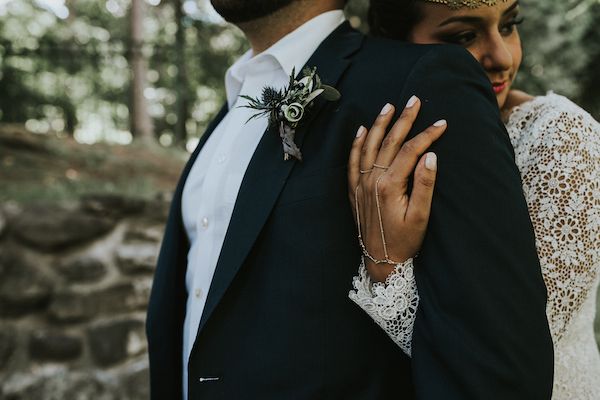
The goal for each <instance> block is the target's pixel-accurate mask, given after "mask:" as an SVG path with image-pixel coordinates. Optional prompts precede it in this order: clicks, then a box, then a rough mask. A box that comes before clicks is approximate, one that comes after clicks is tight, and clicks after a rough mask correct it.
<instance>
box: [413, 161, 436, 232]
mask: <svg viewBox="0 0 600 400" xmlns="http://www.w3.org/2000/svg"><path fill="white" fill-rule="evenodd" d="M436 174H437V156H436V154H435V153H431V152H429V153H427V154H425V155H424V156H423V157H421V160H420V161H419V164H418V165H417V168H416V170H415V179H414V183H413V189H412V193H411V194H410V199H409V201H408V209H407V211H406V221H407V222H408V223H409V224H423V226H422V228H423V230H425V229H426V224H427V222H428V221H429V214H430V213H431V201H432V199H433V189H434V187H435V179H436Z"/></svg>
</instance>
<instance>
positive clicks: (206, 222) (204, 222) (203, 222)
mask: <svg viewBox="0 0 600 400" xmlns="http://www.w3.org/2000/svg"><path fill="white" fill-rule="evenodd" d="M202 227H203V228H204V229H206V228H208V217H204V218H202Z"/></svg>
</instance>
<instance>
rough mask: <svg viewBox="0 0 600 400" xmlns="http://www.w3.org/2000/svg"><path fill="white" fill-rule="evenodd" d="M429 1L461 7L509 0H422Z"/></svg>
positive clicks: (486, 4) (479, 5) (451, 6)
mask: <svg viewBox="0 0 600 400" xmlns="http://www.w3.org/2000/svg"><path fill="white" fill-rule="evenodd" d="M420 1H425V2H428V3H436V4H445V5H447V6H448V7H450V8H452V9H458V8H461V7H468V8H478V7H481V6H495V5H496V4H498V1H502V2H503V3H506V2H507V1H508V0H420Z"/></svg>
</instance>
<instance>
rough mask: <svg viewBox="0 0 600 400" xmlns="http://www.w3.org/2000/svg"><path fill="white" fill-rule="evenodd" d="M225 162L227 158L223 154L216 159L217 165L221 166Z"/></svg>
mask: <svg viewBox="0 0 600 400" xmlns="http://www.w3.org/2000/svg"><path fill="white" fill-rule="evenodd" d="M226 160H227V157H226V156H225V155H224V154H221V155H220V156H219V157H218V158H217V163H219V164H223V163H224V162H225V161H226Z"/></svg>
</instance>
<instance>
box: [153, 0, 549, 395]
mask: <svg viewBox="0 0 600 400" xmlns="http://www.w3.org/2000/svg"><path fill="white" fill-rule="evenodd" d="M212 4H213V6H214V7H215V8H216V10H217V11H218V12H219V13H220V14H221V15H222V16H223V17H224V18H225V19H226V20H228V21H230V22H232V23H235V24H236V25H237V26H238V27H240V28H241V29H242V31H243V32H244V33H245V35H246V36H247V38H248V40H249V42H250V44H251V47H252V49H251V50H250V51H249V52H248V53H247V54H246V55H244V56H243V57H242V58H241V59H240V60H238V61H237V62H236V63H235V64H234V65H233V66H232V67H231V68H230V69H229V70H228V72H227V76H226V78H225V80H226V89H227V100H228V102H227V104H226V105H225V106H224V107H223V109H222V110H221V112H219V114H218V115H217V117H216V118H215V120H214V121H213V122H212V124H211V125H210V126H209V128H208V129H207V131H206V133H205V134H204V135H203V137H202V139H201V141H200V143H199V145H198V147H197V148H196V150H195V151H194V153H193V154H192V156H191V158H190V160H189V162H188V163H187V165H186V167H185V169H184V171H183V174H182V177H181V179H180V181H179V184H178V185H177V188H176V190H175V195H174V197H173V203H172V206H171V211H170V215H169V219H168V223H167V227H166V232H165V237H164V240H163V243H162V247H161V252H160V257H159V260H158V266H157V270H156V275H155V279H154V284H153V288H152V294H151V299H150V306H149V310H148V320H147V334H148V342H149V352H150V371H151V393H152V399H155V400H157V399H169V400H170V399H182V398H183V399H186V398H187V399H194V400H200V399H202V400H205V399H208V400H211V399H231V400H244V399H260V400H270V399H272V400H292V399H294V400H296V399H298V400H308V399H326V400H336V399H339V400H375V399H413V398H418V399H432V400H433V399H436V400H437V399H444V400H452V399H457V400H459V399H460V400H464V399H485V400H490V399H492V400H495V399H497V400H509V399H510V400H520V399H523V400H532V399H549V398H550V397H551V388H552V370H553V360H552V342H551V339H550V333H549V330H548V325H547V322H546V316H545V302H546V291H545V288H544V285H543V281H542V277H541V273H540V267H539V262H538V259H537V254H536V249H535V244H534V237H533V230H532V227H531V223H530V220H529V216H528V213H527V207H526V204H525V200H524V198H523V195H522V193H521V181H520V176H519V172H518V170H517V168H516V166H515V164H514V159H513V158H514V156H513V152H512V147H511V144H510V141H509V139H508V136H507V134H506V131H505V129H504V126H503V124H502V122H501V120H500V116H499V112H498V107H497V104H496V99H495V96H494V94H493V92H492V90H491V85H490V83H489V81H488V80H487V78H486V76H485V74H484V73H483V70H481V68H480V66H479V64H477V62H476V61H475V60H474V59H472V58H471V56H470V55H468V53H467V52H466V51H464V50H463V49H461V48H458V47H445V46H415V45H409V44H403V43H399V42H392V41H385V40H382V39H374V38H369V37H365V36H364V35H362V34H361V33H359V32H357V31H356V30H354V29H352V28H351V27H350V25H349V23H348V22H346V21H345V20H344V16H343V13H342V11H341V9H342V8H343V6H344V4H345V1H343V0H212ZM303 66H309V67H316V68H317V73H318V74H319V76H320V78H321V79H322V81H323V82H324V83H326V84H328V85H330V86H333V87H335V88H337V90H338V91H339V92H340V93H341V99H340V100H339V101H336V102H325V101H322V100H317V101H316V103H315V105H314V107H313V108H312V109H311V110H310V111H309V112H308V113H307V115H305V117H304V118H303V119H302V121H301V123H300V125H299V128H298V131H297V134H296V138H295V141H296V143H297V145H298V146H299V148H300V149H301V151H302V155H303V161H301V162H300V161H298V160H288V161H285V160H284V158H283V156H282V148H281V146H282V143H281V140H280V138H279V136H278V134H277V132H275V131H273V130H272V129H268V126H267V121H266V119H255V120H252V121H250V122H248V123H246V121H247V119H248V117H249V116H251V115H252V110H249V109H247V108H243V107H240V106H242V105H244V104H245V103H244V101H243V100H242V99H240V97H239V96H240V95H249V96H253V97H254V96H258V95H260V93H261V91H262V89H263V88H264V87H265V86H273V87H277V88H282V87H283V86H285V84H286V83H287V82H288V80H289V75H290V73H291V71H294V70H295V71H301V70H302V67H303ZM412 95H417V96H418V97H419V98H420V99H421V101H422V103H423V106H422V109H421V113H420V116H419V118H418V120H417V123H416V125H415V127H414V132H420V131H422V130H423V129H424V128H425V127H427V126H429V125H430V124H431V123H433V122H434V121H437V120H438V119H440V118H445V119H446V120H448V130H447V131H446V133H445V135H444V136H443V137H442V138H441V139H440V140H439V141H438V142H437V143H436V144H435V145H434V147H433V148H432V150H434V151H435V152H436V153H437V155H438V157H439V160H440V163H441V165H442V166H443V167H442V168H440V171H439V173H438V180H437V183H436V194H435V197H434V200H433V211H432V216H431V222H430V225H429V228H428V232H429V234H428V236H427V238H426V239H425V242H424V244H423V248H422V252H421V257H419V259H418V260H417V261H418V262H417V266H416V273H417V283H418V285H419V292H420V295H421V304H420V307H419V311H418V312H419V314H418V316H417V320H416V323H415V330H414V336H413V350H412V352H413V358H412V361H411V360H410V359H408V358H407V357H406V356H405V355H404V354H403V353H402V351H400V349H399V348H398V347H396V346H395V345H394V343H393V342H392V341H391V340H389V339H388V338H387V336H386V335H385V333H384V332H383V331H382V330H380V329H379V328H378V327H377V326H376V324H375V323H374V322H373V321H371V320H370V319H369V317H368V316H367V315H366V314H364V313H363V312H362V311H361V310H360V309H359V308H358V307H356V306H355V305H354V304H353V303H352V302H351V301H350V300H349V299H348V298H347V295H348V291H349V289H350V288H351V280H352V276H353V275H354V274H355V273H356V271H357V268H358V264H359V259H360V249H359V247H358V245H357V239H356V229H355V226H354V222H353V218H352V210H351V209H350V205H349V202H348V188H347V183H346V182H347V180H346V172H347V171H346V164H347V159H348V154H349V150H350V147H351V144H352V141H353V139H354V132H356V129H357V128H358V126H359V125H361V124H368V123H370V122H371V121H372V119H373V117H374V116H375V115H377V114H378V112H379V109H380V108H381V107H382V106H383V105H384V104H385V103H387V102H390V103H392V104H395V105H396V106H398V107H397V108H398V109H399V110H401V108H402V106H403V105H404V104H406V102H407V100H408V99H409V98H410V97H411V96H412ZM412 134H413V135H414V133H412ZM450 271H451V272H450Z"/></svg>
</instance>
